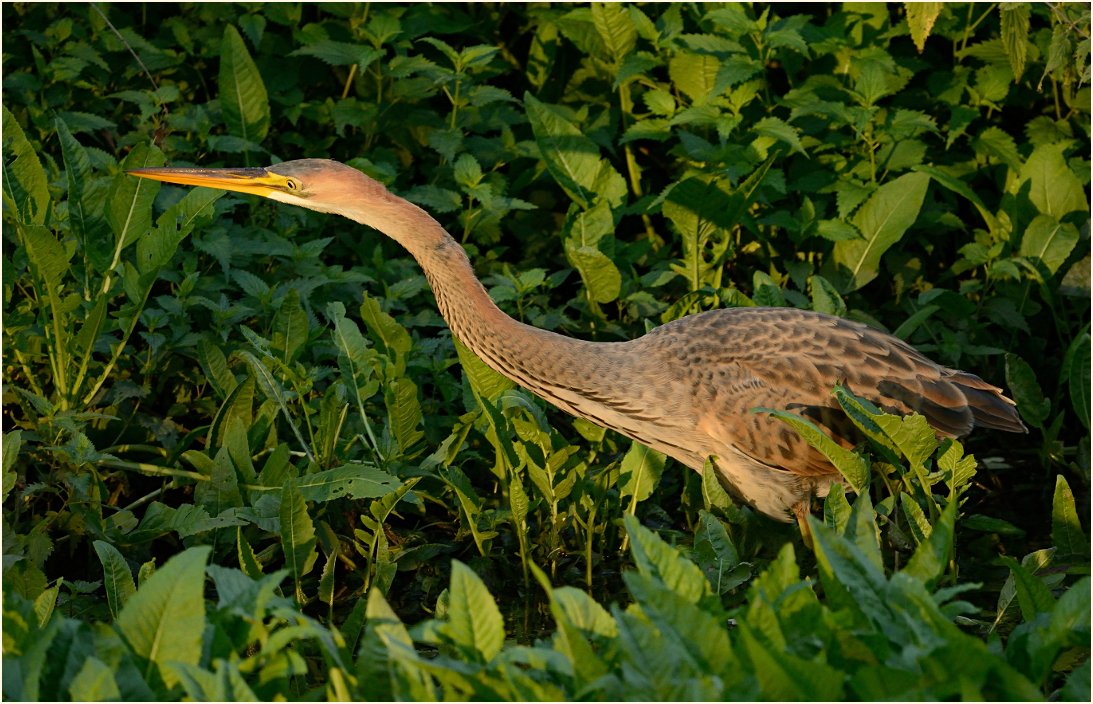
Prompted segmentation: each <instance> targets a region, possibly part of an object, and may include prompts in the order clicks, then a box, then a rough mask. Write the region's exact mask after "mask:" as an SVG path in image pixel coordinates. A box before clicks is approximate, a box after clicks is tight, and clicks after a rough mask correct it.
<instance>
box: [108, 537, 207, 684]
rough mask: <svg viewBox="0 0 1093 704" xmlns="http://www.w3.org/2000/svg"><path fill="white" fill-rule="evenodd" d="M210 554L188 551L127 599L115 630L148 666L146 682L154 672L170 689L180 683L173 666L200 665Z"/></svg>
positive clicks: (198, 549) (169, 563) (205, 551)
mask: <svg viewBox="0 0 1093 704" xmlns="http://www.w3.org/2000/svg"><path fill="white" fill-rule="evenodd" d="M209 552H210V548H208V547H197V548H190V549H188V550H185V551H184V552H182V553H179V554H178V555H175V556H174V557H172V558H171V559H170V560H168V561H167V564H165V565H164V566H163V567H161V568H160V569H158V570H156V572H155V574H153V575H152V576H151V577H150V578H149V579H148V581H147V582H145V583H144V585H143V586H142V587H141V588H140V590H139V591H138V592H137V593H136V594H134V595H133V596H132V597H130V598H129V601H128V602H126V604H125V608H123V609H122V611H121V614H119V616H118V620H117V624H116V626H117V629H118V632H119V633H121V635H122V637H123V638H125V640H126V642H127V643H128V644H129V647H130V648H131V649H132V651H133V653H134V654H135V655H136V656H137V657H139V658H141V659H142V660H144V661H146V662H147V663H148V664H147V667H146V668H145V670H144V672H143V678H144V680H145V681H148V680H149V679H150V678H151V675H152V672H153V670H152V668H154V667H156V666H158V667H159V674H160V676H161V677H162V678H163V682H164V684H166V685H167V686H168V687H171V686H174V685H175V684H176V683H177V682H178V677H177V676H176V675H175V674H174V672H172V671H171V669H170V668H168V667H164V665H166V664H167V663H168V662H170V661H177V662H182V663H188V664H190V665H196V664H197V662H198V660H200V659H201V634H202V633H203V632H204V630H205V595H204V592H205V563H206V562H207V560H208V558H209Z"/></svg>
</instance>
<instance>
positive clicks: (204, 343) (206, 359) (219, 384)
mask: <svg viewBox="0 0 1093 704" xmlns="http://www.w3.org/2000/svg"><path fill="white" fill-rule="evenodd" d="M197 359H198V361H199V362H200V363H201V370H202V371H203V372H205V378H206V379H208V380H209V385H210V386H212V387H213V391H215V392H216V393H217V394H218V395H219V396H220V398H222V399H225V400H226V399H227V397H228V395H229V394H231V393H232V392H233V391H235V389H236V386H237V383H236V381H235V376H234V375H233V374H232V373H231V372H230V371H228V360H227V358H226V357H225V356H224V353H223V352H221V351H220V348H219V347H218V346H217V345H215V344H213V343H211V342H209V341H208V340H200V341H199V342H198V343H197ZM252 395H253V391H252ZM247 410H248V411H249V410H250V409H247Z"/></svg>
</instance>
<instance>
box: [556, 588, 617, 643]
mask: <svg viewBox="0 0 1093 704" xmlns="http://www.w3.org/2000/svg"><path fill="white" fill-rule="evenodd" d="M552 597H553V599H554V601H555V602H556V603H557V604H558V605H559V606H561V608H562V610H563V611H565V615H566V616H567V617H568V618H569V622H570V623H572V624H573V625H574V626H576V627H577V628H580V629H581V630H583V631H590V632H592V633H597V634H599V635H601V636H605V637H607V638H614V637H615V636H617V635H618V634H619V627H618V624H617V623H615V619H614V618H613V617H612V616H611V614H610V613H608V611H607V609H605V608H603V607H602V606H600V604H599V603H597V602H596V600H595V599H593V598H592V597H591V596H589V595H588V593H587V592H583V591H581V590H580V589H574V588H573V587H559V588H557V589H555V590H553V593H552Z"/></svg>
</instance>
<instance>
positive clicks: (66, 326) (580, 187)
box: [2, 3, 1091, 701]
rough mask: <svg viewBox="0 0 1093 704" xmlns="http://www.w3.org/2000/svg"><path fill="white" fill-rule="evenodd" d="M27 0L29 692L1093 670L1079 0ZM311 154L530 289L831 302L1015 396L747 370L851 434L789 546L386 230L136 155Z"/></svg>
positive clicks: (14, 94)
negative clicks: (490, 343) (952, 398)
mask: <svg viewBox="0 0 1093 704" xmlns="http://www.w3.org/2000/svg"><path fill="white" fill-rule="evenodd" d="M100 9H101V11H102V13H105V14H100V12H99V10H100ZM2 11H3V23H4V24H3V27H4V30H3V31H4V47H5V53H4V69H3V167H4V171H3V235H4V246H3V303H4V308H3V310H4V313H3V315H4V319H3V351H4V368H3V403H4V412H3V419H4V421H3V422H4V432H5V435H4V444H3V473H4V480H3V502H4V503H3V556H4V561H3V600H4V602H3V603H4V606H3V660H4V678H3V692H4V697H5V698H6V699H26V700H51V699H62V700H63V699H73V700H108V699H134V700H145V699H178V698H181V697H190V698H192V699H194V700H202V701H208V700H247V699H255V698H262V699H271V698H274V697H277V696H282V697H286V698H291V699H303V698H309V699H314V698H322V697H329V698H338V699H349V698H369V699H391V698H401V699H434V698H440V697H443V698H451V699H462V698H480V699H499V698H500V699H523V700H553V699H562V698H570V699H649V698H652V699H716V698H722V697H728V698H733V699H759V698H762V699H820V700H828V699H842V698H854V699H888V698H904V699H906V698H910V699H928V698H957V697H959V698H971V699H974V698H981V697H988V698H1010V699H1036V698H1039V697H1047V696H1049V695H1050V696H1052V697H1053V698H1062V699H1074V700H1085V701H1088V700H1089V693H1090V684H1089V683H1090V674H1089V673H1090V667H1089V652H1090V580H1089V577H1088V576H1087V575H1088V574H1089V565H1090V562H1089V555H1090V544H1089V540H1088V538H1087V537H1086V532H1085V531H1086V530H1088V526H1086V527H1085V528H1083V526H1082V521H1081V519H1080V518H1079V517H1080V516H1085V515H1088V513H1089V460H1090V434H1089V414H1090V357H1091V353H1090V333H1089V319H1090V288H1089V272H1090V259H1089V252H1090V240H1089V196H1088V195H1087V194H1088V192H1089V181H1090V162H1089V160H1088V157H1089V153H1090V87H1089V82H1090V69H1089V47H1090V44H1089V29H1090V20H1089V8H1088V6H1087V5H1085V4H1079V3H1060V4H1047V3H1043V4H1040V3H1032V4H1030V3H1004V4H1002V5H1001V6H998V5H976V4H972V3H952V4H946V3H917V4H908V5H907V6H904V5H896V4H891V5H887V6H886V5H884V4H881V3H843V4H841V5H837V4H808V5H800V6H797V5H781V4H778V5H769V6H765V5H758V4H756V5H754V6H750V5H749V6H744V5H739V4H736V3H701V4H700V3H688V4H672V5H654V4H630V5H624V4H601V3H593V4H592V6H591V7H588V6H572V5H549V4H547V3H541V4H537V5H519V6H516V5H514V6H507V5H488V4H470V5H467V6H455V5H424V4H421V5H394V4H391V5H388V4H375V5H373V4H369V3H319V4H313V5H301V4H294V3H268V4H262V3H238V4H227V3H223V4H182V5H168V4H156V3H141V4H128V5H116V6H107V5H106V4H99V5H98V9H96V6H94V5H91V4H71V5H69V4H56V3H37V4H31V3H6V4H4V6H3V10H2ZM302 157H324V158H332V159H337V160H339V161H344V162H346V163H349V164H350V165H352V166H354V167H356V168H358V169H360V170H361V171H363V172H364V173H366V174H368V175H370V176H372V177H373V178H376V179H378V180H380V181H382V182H383V183H385V184H386V185H387V187H388V188H389V189H390V190H392V191H393V192H395V193H398V194H399V195H402V196H403V197H405V198H407V199H409V200H411V201H413V202H415V203H418V204H420V205H422V206H423V207H424V208H426V209H427V210H429V211H430V212H431V213H432V214H434V216H435V217H436V218H437V219H438V220H439V221H440V222H441V223H442V224H443V225H444V226H445V227H446V228H447V230H448V231H449V232H450V233H451V234H452V235H453V236H454V237H455V238H456V239H457V240H459V241H460V242H461V243H462V244H463V246H464V247H465V248H466V250H467V252H468V254H469V255H470V257H471V261H472V263H473V264H474V266H475V269H476V272H477V273H478V275H479V277H480V278H481V279H482V280H483V281H484V282H485V283H486V284H487V287H488V288H489V291H490V295H491V296H492V297H493V299H494V300H495V301H496V302H497V303H498V305H499V306H501V307H502V308H503V309H504V310H505V311H507V312H508V313H509V314H510V315H512V316H514V317H516V318H518V319H520V320H522V321H525V322H527V323H529V324H532V325H535V326H537V327H540V328H545V329H550V330H555V331H557V332H560V333H563V334H567V335H573V336H578V337H582V338H585V339H590V340H597V341H617V340H624V339H631V338H634V337H637V336H639V335H641V334H643V333H644V332H646V331H648V330H650V329H652V328H654V327H656V326H657V325H660V324H662V323H664V322H668V321H670V320H673V319H676V318H679V317H682V316H684V315H687V314H690V313H694V312H698V311H700V310H708V309H712V308H717V307H728V306H751V305H764V306H795V307H799V308H807V309H813V310H817V311H822V312H827V313H831V314H835V315H841V316H845V317H848V318H851V319H854V320H858V321H861V322H865V323H867V324H869V325H873V326H875V327H877V328H881V329H884V330H887V331H890V332H892V333H893V334H894V335H896V336H897V337H899V338H901V339H904V340H907V341H908V342H910V343H911V344H913V345H914V346H915V347H917V348H918V349H919V350H921V351H923V352H924V353H926V354H927V355H929V356H931V357H932V358H934V359H936V360H937V361H939V362H941V363H943V364H946V365H949V366H952V367H957V368H961V369H964V370H966V371H969V372H973V373H975V374H978V375H980V376H981V377H983V378H984V379H987V380H988V381H991V382H992V383H995V384H997V385H998V386H1002V387H1004V388H1006V389H1007V391H1008V393H1009V394H1010V395H1011V396H1012V397H1014V398H1015V399H1016V400H1017V403H1018V408H1019V410H1020V412H1021V415H1022V417H1023V418H1024V420H1025V421H1026V423H1027V424H1028V425H1029V426H1030V433H1029V434H1028V435H1027V436H1013V435H1008V436H1004V435H1002V434H995V433H991V432H985V431H977V432H976V433H974V434H973V435H972V436H971V437H970V438H967V439H965V440H963V441H962V442H963V444H962V442H955V441H951V440H946V441H944V442H939V441H938V440H937V438H936V437H935V435H934V433H933V432H932V430H931V429H930V428H929V427H928V426H927V425H926V424H925V420H924V419H923V418H922V417H921V416H918V415H913V416H910V417H907V418H898V417H895V416H890V415H885V414H883V413H881V412H880V411H879V410H878V409H876V408H874V407H873V406H871V405H870V404H869V403H868V402H866V401H864V400H862V399H860V398H857V397H855V396H854V395H853V394H852V393H850V391H848V390H847V389H843V388H841V387H837V388H835V389H834V390H833V394H835V397H836V398H837V400H838V402H839V403H840V404H841V406H842V408H843V409H844V410H845V411H846V413H847V415H848V416H849V417H850V418H851V420H853V422H854V423H855V424H857V425H858V427H859V428H861V430H862V431H863V432H864V434H865V435H866V436H867V437H868V441H867V443H865V444H863V445H861V446H859V447H858V448H856V451H849V450H846V449H844V448H842V447H839V446H837V445H836V444H835V443H833V442H832V441H831V440H830V438H828V437H827V436H826V435H824V434H823V433H822V432H821V431H819V430H818V429H817V428H816V427H815V426H813V425H811V424H810V423H809V422H808V421H807V420H806V419H803V418H801V417H800V416H797V415H795V414H793V413H789V412H787V411H785V410H783V409H764V411H765V412H771V413H773V414H774V415H775V416H776V417H778V418H780V419H782V420H783V421H785V422H787V423H789V424H790V425H792V426H793V427H794V428H795V429H796V430H797V431H798V432H800V433H801V434H802V435H803V436H804V437H805V438H806V439H807V440H808V441H809V442H810V443H812V444H813V445H814V446H815V447H817V449H819V450H820V451H821V452H823V453H824V454H825V455H826V456H827V457H828V458H829V459H831V461H832V462H833V463H834V464H835V465H836V466H837V467H838V468H839V470H840V471H841V473H842V474H843V477H844V479H845V485H834V487H833V490H832V492H831V494H830V496H829V497H828V498H827V499H826V500H825V501H823V506H822V520H820V519H818V518H813V519H812V521H813V522H812V526H813V531H814V533H815V537H816V541H815V552H814V553H812V552H809V551H807V550H805V549H804V547H803V546H802V545H801V543H800V537H799V534H798V533H797V529H796V527H794V526H790V525H788V524H781V523H776V522H774V521H770V520H768V519H766V518H763V517H761V516H758V515H757V514H755V513H754V512H753V511H752V510H751V509H749V508H748V507H746V506H740V505H736V504H734V503H733V502H732V500H731V499H730V498H729V496H728V495H727V494H726V493H725V492H724V490H723V489H722V488H721V486H720V484H718V482H717V481H716V480H715V479H714V478H713V474H712V472H707V473H705V474H702V475H700V474H698V473H695V472H691V471H690V470H686V469H684V468H681V467H679V466H676V465H674V464H673V463H671V462H670V461H666V459H665V457H664V456H663V455H659V454H658V453H656V452H653V451H651V450H648V449H646V448H644V447H643V446H641V445H639V444H636V443H634V444H631V443H630V442H629V441H626V440H625V439H623V438H622V437H621V436H619V435H617V434H615V433H613V432H610V431H605V430H603V429H602V428H598V427H596V426H594V425H592V424H590V423H586V422H584V421H580V420H575V419H573V418H571V417H569V416H567V415H565V414H564V413H562V412H560V411H558V410H557V409H555V408H553V407H551V406H550V405H549V404H547V403H545V402H543V401H541V400H539V399H537V398H534V397H533V396H531V395H530V394H528V393H527V392H525V391H523V390H521V389H519V388H517V387H515V385H514V384H512V383H511V382H509V381H508V380H507V379H505V378H503V377H501V376H499V375H497V374H496V373H495V372H493V371H492V370H490V369H489V368H488V367H486V366H485V365H484V364H483V363H482V362H481V361H480V360H478V359H477V358H476V357H475V356H474V355H473V354H472V353H470V352H469V351H468V350H467V349H466V348H465V347H463V346H462V345H460V344H459V343H458V342H457V341H456V340H454V339H453V338H452V336H451V334H450V332H449V331H448V329H447V327H446V325H445V323H444V321H443V320H442V319H441V318H440V316H439V313H438V312H437V309H436V304H435V301H434V299H433V298H432V296H431V293H430V291H429V287H428V284H427V282H426V281H425V278H424V277H423V276H422V275H421V271H420V269H419V268H418V267H417V265H416V263H415V262H414V261H413V260H412V259H410V258H409V257H408V255H407V254H406V253H405V251H403V250H401V249H400V248H399V247H398V246H397V245H396V244H395V243H393V242H391V241H388V240H387V239H386V238H385V237H383V236H382V235H381V234H380V233H377V232H374V231H371V230H369V229H368V228H365V227H363V226H359V225H356V224H354V223H351V222H349V221H347V220H343V219H340V218H337V217H332V216H328V215H324V214H319V213H314V212H311V211H306V210H303V209H299V208H293V207H289V206H283V205H279V204H277V203H275V202H272V201H267V200H262V199H259V198H256V197H251V196H242V195H239V194H225V193H224V192H222V191H214V190H210V189H203V188H197V189H192V190H188V189H185V188H180V187H174V186H161V185H160V184H159V183H157V182H152V181H145V180H138V179H134V178H131V177H128V176H126V175H124V174H123V173H122V170H123V169H127V168H136V167H144V166H160V165H164V164H165V163H169V164H171V165H174V166H186V165H201V166H244V165H249V166H254V165H264V164H268V163H271V162H278V161H281V160H288V159H295V158H302ZM973 452H974V453H975V455H977V456H978V459H977V457H976V456H973V454H971V453H973ZM852 494H853V495H856V498H854V499H853V501H851V500H850V499H849V498H848V497H850V496H851V495H852ZM819 509H820V506H819V504H818V505H817V513H819ZM491 592H492V594H493V595H494V596H496V597H498V598H499V601H495V600H494V598H493V597H491ZM958 597H959V598H958ZM404 622H405V623H409V624H415V625H412V626H410V627H409V628H408V627H407V626H404V625H403V624H404Z"/></svg>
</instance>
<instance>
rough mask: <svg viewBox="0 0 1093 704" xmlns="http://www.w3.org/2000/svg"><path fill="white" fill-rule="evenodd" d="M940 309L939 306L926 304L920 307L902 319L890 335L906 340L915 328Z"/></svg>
mask: <svg viewBox="0 0 1093 704" xmlns="http://www.w3.org/2000/svg"><path fill="white" fill-rule="evenodd" d="M939 310H941V306H935V305H928V306H924V307H923V308H920V309H919V310H918V311H916V312H915V313H914V315H912V316H911V317H910V318H908V319H907V320H904V321H903V323H902V324H901V325H900V326H899V327H898V328H896V329H895V331H894V332H893V333H892V337H898V338H899V339H901V340H906V339H907V338H908V337H910V336H911V335H913V334H914V332H915V330H918V329H919V327H921V326H922V324H923V323H925V322H926V321H927V320H929V319H930V316H932V315H933V314H934V313H936V312H938V311H939Z"/></svg>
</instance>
